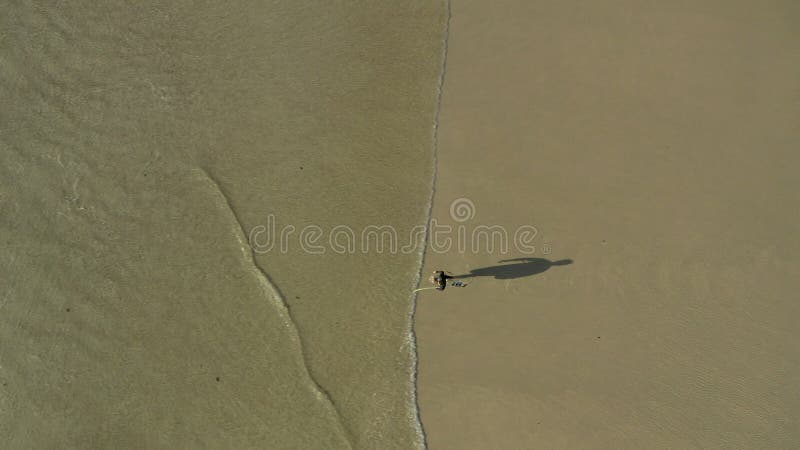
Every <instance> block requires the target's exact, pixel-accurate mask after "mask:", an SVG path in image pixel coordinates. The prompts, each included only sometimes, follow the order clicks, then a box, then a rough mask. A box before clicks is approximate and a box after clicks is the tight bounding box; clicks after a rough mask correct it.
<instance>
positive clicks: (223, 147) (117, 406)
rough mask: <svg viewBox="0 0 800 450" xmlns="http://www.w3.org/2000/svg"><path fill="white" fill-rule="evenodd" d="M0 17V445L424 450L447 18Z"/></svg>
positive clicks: (9, 6)
mask: <svg viewBox="0 0 800 450" xmlns="http://www.w3.org/2000/svg"><path fill="white" fill-rule="evenodd" d="M2 10H3V11H5V13H4V14H3V15H2V18H0V100H2V104H3V107H2V109H0V245H2V251H0V270H2V272H3V274H4V275H3V277H2V279H1V280H0V342H1V343H2V344H0V381H2V386H0V436H2V437H1V438H0V442H2V446H3V447H6V448H43V447H61V448H76V447H81V448H85V447H90V448H94V447H115V448H131V447H137V448H138V447H149V448H154V447H155V448H159V447H162V448H174V447H194V448H197V447H216V448H246V447H260V448H265V447H266V448H347V447H356V448H379V447H380V448H413V447H419V446H421V445H422V444H423V443H422V436H421V428H420V424H419V422H418V414H417V411H416V404H415V394H414V389H413V388H414V381H413V378H414V373H413V372H414V368H415V362H414V359H415V349H414V342H413V335H412V334H411V333H410V329H411V323H410V319H411V312H412V308H413V305H412V296H411V290H412V289H413V288H414V287H415V283H416V281H417V276H418V270H419V266H420V255H421V253H420V249H421V245H417V246H414V247H413V248H411V247H408V248H406V250H407V251H401V249H400V248H398V249H397V250H395V251H392V249H391V248H388V247H387V248H384V249H383V251H378V249H377V247H375V246H376V243H375V242H372V243H371V244H370V245H372V247H369V248H367V245H363V244H364V242H362V241H360V237H361V236H362V235H363V232H364V230H365V229H368V227H369V226H370V225H374V226H383V225H387V226H391V227H393V229H394V230H395V232H396V236H398V239H399V241H398V247H399V246H402V245H403V244H406V245H408V243H409V240H410V239H411V236H414V237H415V238H421V236H420V235H419V233H416V234H414V231H415V230H416V229H415V228H414V227H415V226H418V225H421V224H424V223H425V222H426V220H427V214H428V211H429V202H430V197H431V183H432V177H433V123H434V116H435V110H436V107H437V89H438V86H439V82H440V76H441V71H442V50H443V48H442V46H443V33H444V25H445V20H446V14H447V11H446V7H445V5H444V4H443V3H438V2H422V1H419V2H401V3H398V2H389V1H383V2H349V3H338V2H336V3H330V2H322V1H302V2H266V3H265V2H233V3H231V2H226V3H224V4H218V3H214V2H204V3H196V2H185V1H181V2H170V3H169V4H167V5H165V4H159V3H156V2H136V3H133V4H131V3H127V2H120V1H115V2H110V3H109V2H106V3H103V4H97V3H92V2H23V1H20V2H17V1H11V2H5V3H4V4H3V8H2ZM271 224H274V226H275V230H276V231H275V232H276V233H280V231H281V230H287V229H290V228H285V227H287V226H291V227H294V232H293V233H292V234H290V235H288V236H289V238H288V239H286V240H284V241H281V240H280V239H277V238H276V236H273V235H267V234H264V233H258V231H259V230H261V231H265V232H267V233H271V232H272V231H271V230H272V228H270V227H271ZM308 226H312V228H307V227H308ZM337 226H340V228H339V229H342V228H341V227H348V229H350V230H352V232H353V236H355V237H356V239H355V240H354V242H353V244H354V247H355V248H354V249H350V248H347V246H345V251H343V252H341V251H337V250H336V249H338V247H335V246H333V245H332V244H331V242H333V241H332V240H331V235H332V231H333V230H335V229H336V228H335V227H337ZM314 227H318V228H314ZM304 228H305V229H307V230H311V231H306V232H305V234H303V233H302V230H303V229H304ZM314 230H319V232H320V233H322V236H321V238H319V240H318V241H314V240H313V239H312V240H311V241H309V240H308V239H309V233H311V234H314V233H315V232H316V231H314ZM254 233H255V234H254ZM253 237H255V238H257V242H258V243H259V245H256V246H255V249H254V248H253V246H251V245H249V244H250V242H251V239H253ZM271 241H274V242H275V243H276V245H275V246H273V247H272V248H271V249H268V248H267V243H269V242H271ZM336 242H340V241H336ZM281 243H283V245H281ZM314 244H316V245H314ZM387 245H389V244H388V243H387ZM320 247H321V248H322V249H323V250H322V251H323V252H324V253H322V254H317V253H316V252H318V251H319V248H320ZM339 250H341V249H339Z"/></svg>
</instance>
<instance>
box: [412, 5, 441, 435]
mask: <svg viewBox="0 0 800 450" xmlns="http://www.w3.org/2000/svg"><path fill="white" fill-rule="evenodd" d="M451 3H452V0H447V1H446V8H447V18H446V19H445V26H444V36H443V39H442V71H441V73H440V74H439V83H438V84H437V86H436V111H435V113H434V116H433V175H432V177H431V196H430V198H429V199H428V214H427V221H426V223H427V226H426V227H425V240H424V242H423V245H422V249H421V250H420V253H419V270H418V271H417V277H416V279H415V280H414V287H415V288H417V287H419V283H420V281H421V280H422V269H423V264H424V263H425V255H426V253H427V252H426V249H427V248H428V241H429V240H430V221H431V218H432V216H433V199H434V197H435V196H436V180H437V174H438V165H439V159H438V153H439V112H440V111H441V109H442V94H443V92H444V78H445V74H446V72H447V47H448V44H449V41H450V18H451V17H452V8H451ZM418 294H419V292H418V291H414V292H413V293H412V297H411V309H410V311H409V323H410V327H409V333H408V337H407V341H408V343H409V345H410V347H411V355H412V363H411V364H412V366H411V380H409V381H410V392H411V405H410V406H409V409H410V410H411V411H413V417H411V418H410V419H411V420H412V421H413V426H414V428H416V432H417V437H418V442H417V444H418V445H419V447H420V448H423V449H427V448H428V445H427V439H426V436H425V428H424V427H423V426H422V418H421V417H420V412H419V396H418V393H417V370H418V367H419V356H418V354H417V335H416V333H415V332H414V316H415V315H416V312H417V296H418Z"/></svg>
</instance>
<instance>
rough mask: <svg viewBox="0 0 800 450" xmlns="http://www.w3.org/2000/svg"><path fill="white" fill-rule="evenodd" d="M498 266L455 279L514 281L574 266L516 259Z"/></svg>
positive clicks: (547, 260)
mask: <svg viewBox="0 0 800 450" xmlns="http://www.w3.org/2000/svg"><path fill="white" fill-rule="evenodd" d="M498 262H500V263H513V264H499V265H496V266H489V267H481V268H479V269H473V270H470V271H469V273H467V274H463V275H455V276H454V277H453V278H475V277H494V278H495V279H496V280H513V279H515V278H522V277H529V276H532V275H536V274H539V273H542V272H544V271H545V270H547V269H549V268H551V267H553V266H566V265H569V264H572V260H571V259H562V260H559V261H550V260H549V259H545V258H514V259H503V260H500V261H498Z"/></svg>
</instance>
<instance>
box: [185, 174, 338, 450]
mask: <svg viewBox="0 0 800 450" xmlns="http://www.w3.org/2000/svg"><path fill="white" fill-rule="evenodd" d="M196 171H197V172H199V173H200V174H201V175H202V177H203V178H204V179H205V181H206V182H207V183H208V184H209V185H210V187H211V189H212V190H213V191H214V192H216V194H217V195H219V196H220V197H222V199H221V202H222V203H223V204H224V205H225V207H226V209H227V210H228V212H229V215H230V217H231V219H232V222H233V223H232V224H231V225H232V228H233V234H234V235H235V236H236V240H237V241H238V242H239V247H240V249H241V252H242V258H243V259H244V260H245V262H246V263H247V265H248V266H250V267H252V268H253V269H254V270H253V273H254V274H255V276H256V278H257V279H258V284H259V286H260V287H261V289H262V291H264V294H265V296H266V297H269V298H271V299H273V301H274V303H275V306H276V309H277V310H278V313H279V314H280V316H281V319H283V323H284V326H285V327H286V329H287V330H288V331H289V332H290V336H291V339H292V341H294V343H295V345H296V346H297V352H298V354H299V356H300V357H299V360H300V363H301V366H302V368H303V371H304V372H305V373H306V376H307V377H308V380H309V381H310V382H311V385H312V387H313V389H314V395H315V396H316V398H317V400H319V401H320V402H322V404H323V405H325V407H327V408H329V410H330V412H331V414H332V415H333V417H334V418H335V419H336V420H337V422H338V424H339V427H340V428H341V431H342V436H343V437H344V438H345V440H346V441H347V443H348V445H349V447H350V448H351V449H352V448H353V441H352V437H351V436H350V432H349V430H348V428H347V426H346V425H345V422H344V419H343V418H342V415H341V413H340V412H339V409H338V408H337V407H336V403H334V402H333V399H332V398H331V396H330V394H329V393H328V391H326V390H325V389H324V388H323V387H322V385H320V384H319V382H317V380H316V379H315V378H314V375H313V374H312V373H311V369H310V368H309V367H308V362H307V361H306V354H305V351H304V349H303V340H302V335H301V334H300V329H299V328H298V326H297V323H296V322H295V321H294V319H293V318H292V315H291V312H290V311H289V307H288V305H287V303H286V298H285V297H284V296H283V294H281V292H280V290H279V289H278V287H277V286H276V285H275V283H273V282H272V280H271V279H270V278H269V276H268V275H267V273H266V272H265V271H264V269H262V268H261V266H259V265H258V263H257V262H256V260H255V256H254V254H253V248H252V247H251V246H250V243H249V242H248V241H247V238H246V236H247V232H246V231H245V229H244V225H243V224H242V222H241V220H239V217H238V216H237V215H236V211H234V209H233V207H232V206H231V203H230V200H229V199H228V196H227V195H225V191H223V190H222V187H221V186H220V185H219V183H218V182H217V180H215V179H214V177H212V176H211V174H210V173H208V171H206V170H205V169H203V168H198V169H196Z"/></svg>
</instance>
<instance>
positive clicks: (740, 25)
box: [416, 1, 800, 449]
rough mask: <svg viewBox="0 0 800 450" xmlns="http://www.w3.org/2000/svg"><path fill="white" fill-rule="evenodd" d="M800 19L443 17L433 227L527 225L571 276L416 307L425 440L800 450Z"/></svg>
mask: <svg viewBox="0 0 800 450" xmlns="http://www.w3.org/2000/svg"><path fill="white" fill-rule="evenodd" d="M798 24H800V11H799V10H798V7H797V3H795V2H789V1H772V2H761V3H758V4H756V3H753V2H744V1H735V2H731V1H729V2H712V1H704V2H695V1H681V2H640V1H617V2H602V4H601V3H600V2H580V3H578V2H559V3H556V2H539V1H535V2H530V1H505V2H502V3H498V2H489V3H487V2H476V1H456V2H453V4H452V16H451V21H450V35H449V45H448V59H447V71H446V77H445V83H444V95H443V100H442V109H441V113H440V121H439V147H438V160H439V162H438V179H437V192H436V197H435V204H434V211H433V217H434V218H438V219H439V220H441V221H448V220H446V219H448V218H449V210H448V209H449V207H450V203H451V201H453V200H454V199H456V198H459V197H467V198H469V199H470V200H472V202H473V203H474V204H475V208H476V215H475V217H474V218H473V219H472V220H471V221H469V222H466V224H468V225H469V226H475V225H478V224H486V225H502V226H504V227H507V228H508V229H510V230H513V229H515V228H516V227H517V226H519V225H522V224H531V225H534V226H535V227H537V229H538V230H539V235H538V236H537V243H538V244H537V245H539V248H538V249H537V254H535V255H533V256H535V257H542V258H547V259H550V260H559V259H562V258H570V259H572V260H574V263H573V264H571V265H565V266H560V267H552V268H550V269H549V270H546V271H543V272H541V273H539V274H533V275H530V276H523V277H517V278H513V279H494V278H493V277H491V276H482V277H477V278H473V279H472V280H471V281H472V285H471V286H468V287H467V288H464V289H456V288H449V289H448V290H447V291H445V292H444V293H439V292H436V291H424V292H422V293H421V294H420V300H419V306H418V310H417V321H416V331H417V336H418V339H419V356H420V373H419V396H420V397H419V399H420V408H421V417H422V421H423V424H424V427H425V430H426V433H427V440H428V444H429V446H430V448H432V449H445V448H563V447H571V448H590V447H591V448H608V447H628V448H630V447H639V448H666V447H671V448H679V447H680V448H688V447H706V448H721V447H725V448H734V447H738V448H790V447H797V446H798V445H800V431H799V430H800V421H799V420H798V417H800V394H798V390H797V385H798V381H800V328H798V326H797V323H798V317H800V302H798V297H797V292H798V290H800V276H798V275H799V274H800V261H799V260H798V256H800V239H798V234H797V230H798V225H797V223H798V215H799V214H798V204H800V203H798V200H800V177H798V176H797V174H796V170H797V167H799V166H798V163H800V155H798V153H797V152H796V151H794V150H796V148H797V147H798V144H800V139H798V137H800V135H799V134H798V128H797V124H798V123H799V121H798V119H800V114H799V112H800V111H798V104H800V103H799V102H798V99H799V98H798V92H799V90H798V87H799V86H798V80H800V61H799V60H798V54H800V53H798V50H800V46H799V45H798V42H800V41H799V40H798V37H800V36H798V31H799V30H800V28H798V26H797V25H798ZM542 243H547V244H549V245H550V246H551V250H552V253H551V254H549V255H544V254H543V248H542V247H541V244H542ZM518 256H525V255H521V254H520V253H519V252H516V251H514V250H513V246H512V251H511V252H510V254H509V255H501V254H498V252H497V251H495V252H494V254H489V253H487V252H486V251H481V252H478V253H475V254H473V253H471V252H470V251H469V248H467V251H466V252H464V253H461V252H458V251H450V252H447V253H437V252H435V251H429V252H428V255H427V261H426V271H429V270H432V269H436V268H440V267H443V268H446V269H448V270H450V271H453V272H459V273H461V272H468V271H469V270H473V269H477V268H481V267H491V266H495V265H497V264H498V262H497V261H498V260H499V259H502V258H504V257H518ZM539 268H540V269H541V268H543V267H539ZM491 270H492V269H490V270H489V271H490V272H491Z"/></svg>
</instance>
